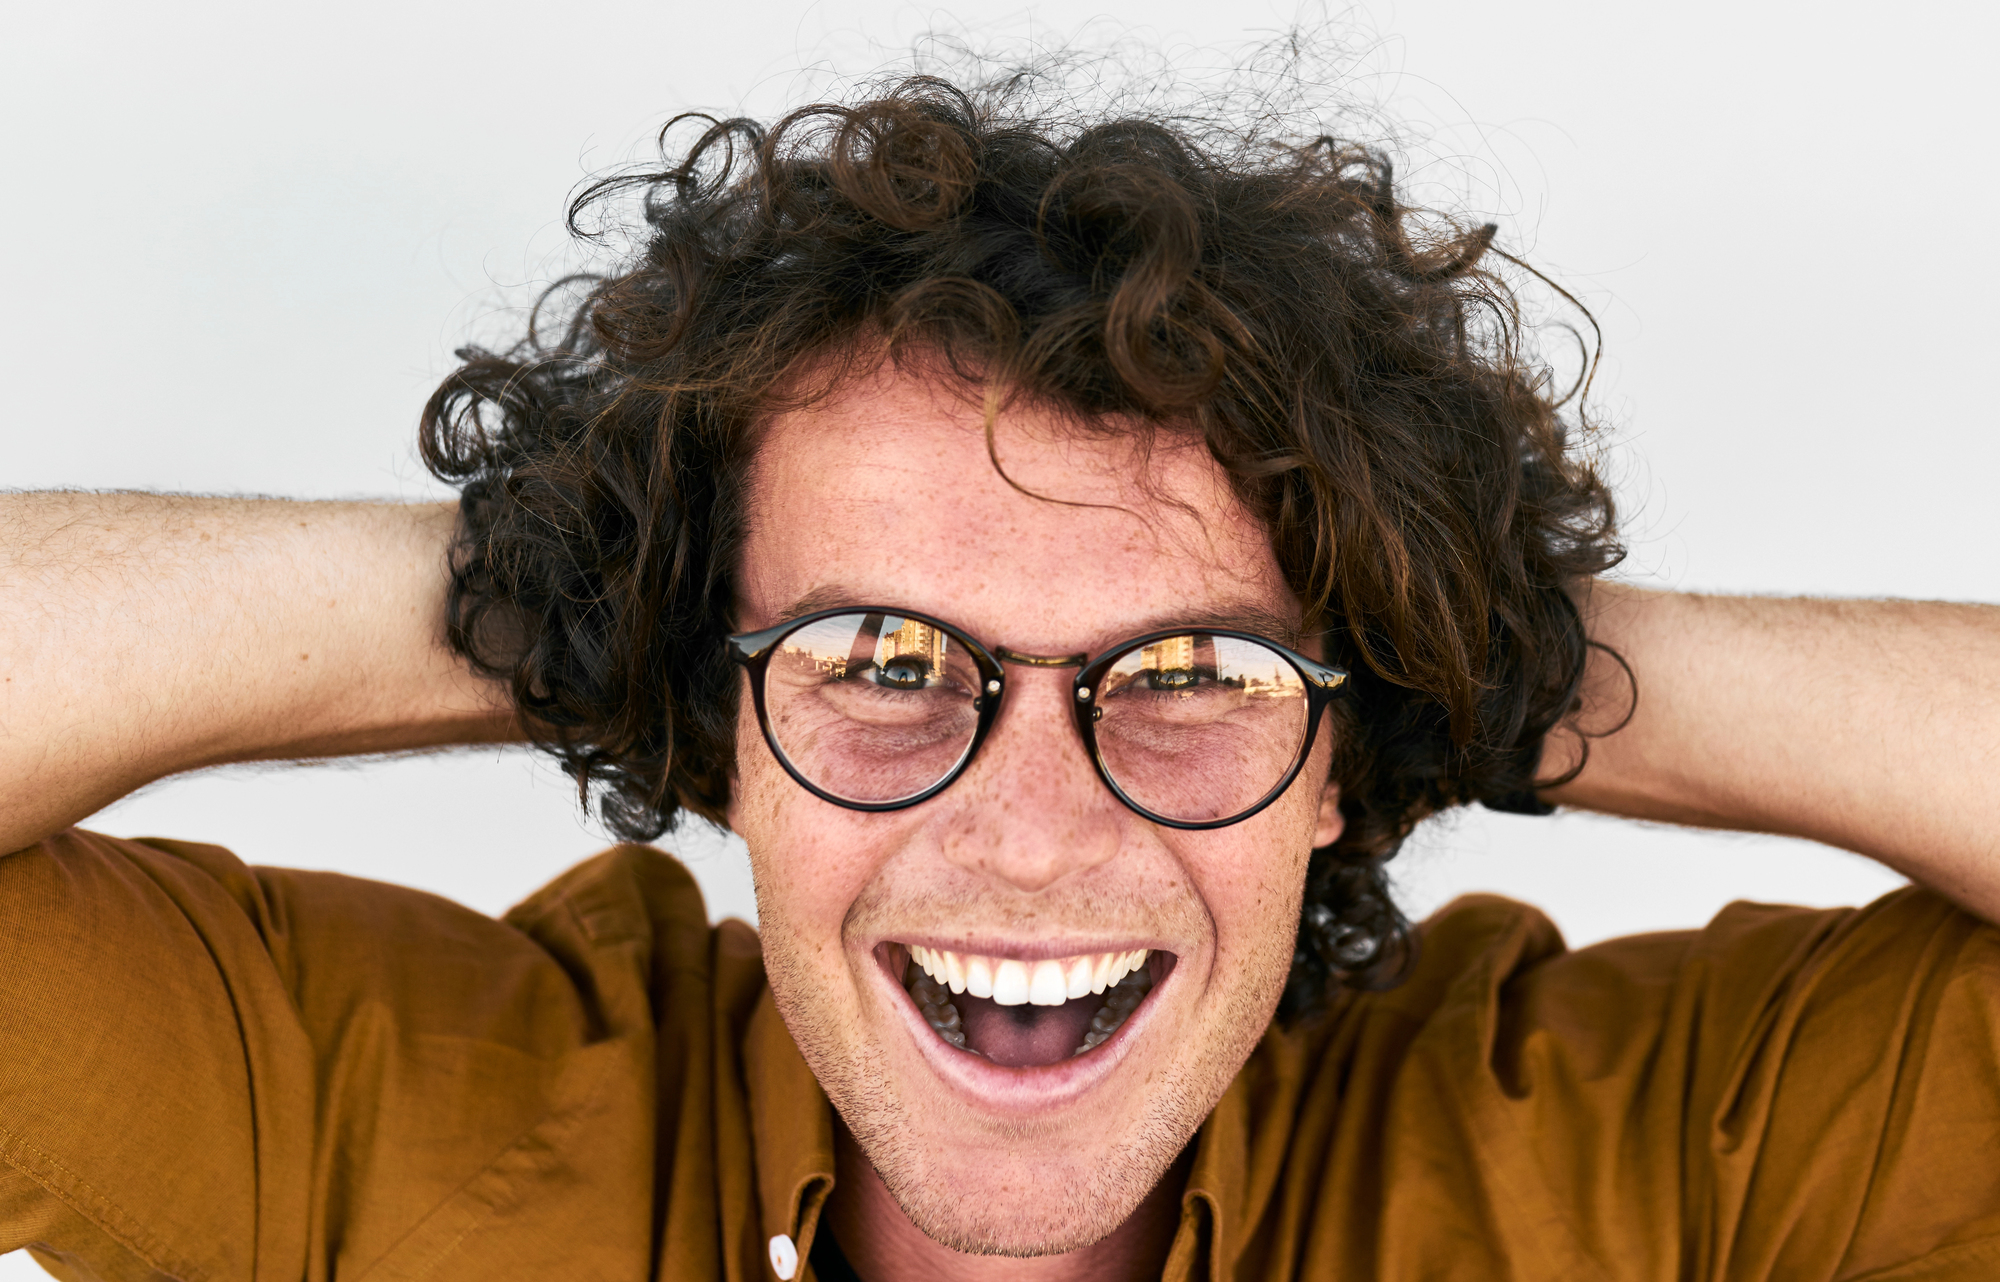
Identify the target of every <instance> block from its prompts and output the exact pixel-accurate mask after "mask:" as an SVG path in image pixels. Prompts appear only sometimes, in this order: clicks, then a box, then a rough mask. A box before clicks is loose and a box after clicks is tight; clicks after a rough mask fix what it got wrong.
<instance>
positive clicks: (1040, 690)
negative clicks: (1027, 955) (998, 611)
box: [939, 671, 1129, 892]
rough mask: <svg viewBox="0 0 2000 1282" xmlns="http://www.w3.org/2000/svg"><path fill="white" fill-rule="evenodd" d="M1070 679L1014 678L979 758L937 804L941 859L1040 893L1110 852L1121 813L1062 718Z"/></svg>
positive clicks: (1067, 714) (1058, 675)
mask: <svg viewBox="0 0 2000 1282" xmlns="http://www.w3.org/2000/svg"><path fill="white" fill-rule="evenodd" d="M1074 697H1075V696H1074V695H1073V694H1072V693H1071V683H1070V673H1069V672H1067V671H1047V672H1023V673H1021V674H1020V675H1019V676H1017V677H1016V678H1015V679H1013V680H1011V681H1009V682H1008V690H1007V696H1006V702H1005V704H1003V705H1002V706H1001V709H1000V715H999V718H998V719H997V720H996V721H995V722H994V724H993V729H992V731H991V732H990V733H989V734H988V735H987V737H986V741H985V742H984V743H983V744H981V745H980V748H979V755H978V757H976V758H975V759H974V760H973V762H972V764H971V765H970V766H969V767H967V769H966V772H965V774H964V776H963V777H962V778H960V779H959V780H958V782H957V783H956V784H954V785H953V786H952V787H951V788H950V789H949V790H948V791H946V792H945V793H944V794H943V796H942V797H940V798H939V800H943V799H944V798H947V797H948V798H950V799H951V800H952V803H953V810H952V814H951V818H950V821H949V828H948V829H947V833H946V837H945V842H944V853H945V855H946V857H947V858H949V859H950V860H951V861H952V862H953V863H956V864H958V865H959V866H961V867H963V868H966V869H969V870H971V871H974V872H978V873H981V874H983V875H985V876H989V877H993V878H996V879H997V880H1000V881H1003V882H1005V883H1007V884H1008V885H1010V886H1013V887H1015V888H1017V889H1020V890H1023V891H1028V892H1033V891H1038V890H1042V889H1044V888H1046V887H1048V886H1050V885H1052V884H1053V883H1055V882H1056V881H1058V880H1060V879H1061V878H1063V877H1066V876H1070V875H1072V874H1075V873H1078V872H1082V871H1085V870H1087V869H1090V868H1094V867H1096V866H1097V865H1099V864H1101V863H1104V862H1106V861H1107V860H1109V859H1110V858H1111V857H1112V856H1113V855H1115V854H1117V853H1118V847H1119V843H1120V840H1121V834H1122V827H1123V823H1124V821H1125V816H1126V815H1127V814H1128V813H1129V812H1127V811H1126V810H1125V808H1124V806H1123V805H1121V804H1120V803H1119V801H1118V799H1117V798H1116V797H1114V796H1112V795H1111V791H1110V789H1108V788H1106V787H1105V786H1104V781H1103V780H1101V779H1099V778H1098V777H1097V771H1096V768H1095V767H1093V766H1092V764H1091V762H1090V758H1089V756H1088V755H1087V754H1086V753H1085V751H1084V747H1083V740H1082V737H1081V736H1080V735H1078V734H1077V732H1076V725H1075V723H1074V722H1073V720H1072V717H1073V715H1074V714H1073V713H1072V712H1071V710H1070V701H1071V699H1073V698H1074Z"/></svg>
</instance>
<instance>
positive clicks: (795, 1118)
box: [743, 988, 833, 1260]
mask: <svg viewBox="0 0 2000 1282" xmlns="http://www.w3.org/2000/svg"><path fill="white" fill-rule="evenodd" d="M743 1071H744V1077H745V1079H746V1084H747V1086H748V1089H749V1094H750V1136H751V1143H752V1144H753V1145H754V1146H755V1152H756V1161H757V1201H758V1211H759V1213H760V1215H761V1216H762V1222H763V1228H764V1232H763V1239H764V1240H766V1241H768V1240H770V1239H771V1238H772V1237H775V1236H777V1235H778V1234H780V1233H782V1234H784V1235H786V1236H787V1237H789V1238H791V1239H792V1241H793V1242H794V1243H795V1244H796V1245H797V1247H798V1253H799V1258H800V1259H801V1260H803V1259H805V1258H806V1257H807V1255H808V1254H809V1253H810V1252H811V1251H812V1235H813V1230H814V1229H815V1228H817V1227H818V1225H819V1213H820V1208H821V1207H823V1206H825V1205H826V1196H827V1194H828V1193H831V1192H832V1191H833V1106H832V1105H831V1104H829V1103H828V1102H827V1098H826V1092H825V1091H822V1090H821V1089H820V1087H819V1081H818V1079H816V1078H814V1077H813V1075H812V1070H811V1069H810V1068H807V1067H806V1061H805V1057H804V1056H802V1055H800V1054H799V1048H798V1044H797V1043H796V1042H794V1041H793V1040H792V1035H791V1033H790V1032H789V1031H787V1030H786V1028H785V1021H784V1020H782V1019H780V1018H779V1017H778V1008H777V1006H776V1005H775V1004H774V1003H773V1002H772V1001H771V990H770V989H768V988H767V989H765V990H764V996H763V997H762V998H761V999H760V1000H759V1001H758V1003H757V1009H756V1011H755V1012H753V1013H752V1014H751V1016H750V1026H749V1028H748V1029H747V1030H746V1031H745V1033H744V1037H743Z"/></svg>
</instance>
